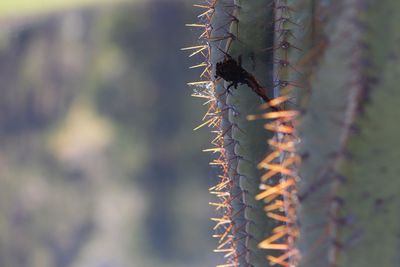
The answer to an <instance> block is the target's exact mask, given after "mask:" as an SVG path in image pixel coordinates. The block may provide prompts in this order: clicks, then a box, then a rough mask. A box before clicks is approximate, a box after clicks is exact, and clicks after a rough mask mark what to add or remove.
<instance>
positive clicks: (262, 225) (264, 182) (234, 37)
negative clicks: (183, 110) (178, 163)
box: [185, 0, 400, 267]
mask: <svg viewBox="0 0 400 267" xmlns="http://www.w3.org/2000/svg"><path fill="white" fill-rule="evenodd" d="M195 6H196V7H197V8H199V9H200V10H201V12H200V15H199V23H196V24H189V25H188V26H191V27H196V28H201V29H202V32H201V33H200V40H201V42H202V43H201V44H199V45H195V46H192V47H188V48H185V50H190V51H192V53H191V56H194V55H202V56H203V58H204V61H203V62H201V63H200V64H197V65H195V66H194V67H199V68H200V67H201V68H203V71H202V72H201V75H200V77H201V80H200V81H197V82H192V83H189V85H191V86H196V87H197V89H196V91H195V93H194V96H195V97H200V98H203V99H205V100H206V103H207V104H208V107H209V108H208V111H207V112H206V114H205V116H204V118H203V120H204V122H203V123H202V124H201V125H200V126H199V127H203V126H208V127H211V128H212V131H213V132H214V133H215V138H214V139H213V140H212V142H211V143H212V145H213V147H212V148H210V149H207V150H206V151H210V152H213V153H215V154H216V155H217V156H216V157H215V159H214V160H213V161H212V162H211V163H210V164H211V165H213V166H218V167H219V168H220V169H221V174H220V175H219V176H218V182H217V183H216V185H215V186H214V187H212V188H210V192H211V194H213V195H215V196H216V199H217V200H216V201H214V202H212V203H211V205H213V206H215V208H216V210H217V212H218V216H216V217H215V218H213V219H212V220H213V221H215V228H214V230H215V234H214V236H215V237H216V238H217V248H216V249H215V251H216V252H221V253H223V255H224V259H225V262H223V263H221V264H220V265H219V266H221V267H222V266H226V267H228V266H257V267H258V266H284V267H297V266H301V267H303V266H308V267H309V266H311V267H320V266H321V267H322V266H324V267H326V266H329V267H348V266H350V267H353V266H354V267H358V266H364V267H365V266H367V267H369V266H377V265H379V266H387V267H391V266H400V258H399V256H398V253H396V251H397V249H396V248H398V247H399V246H400V238H399V236H400V226H399V225H400V221H399V219H398V218H400V217H399V215H400V214H399V211H400V199H399V189H400V184H399V183H400V180H399V179H398V178H396V177H397V175H396V174H397V173H398V172H397V171H398V170H397V169H398V168H397V167H396V164H394V163H393V161H394V160H395V159H396V158H399V156H400V149H399V145H398V143H399V142H398V141H397V138H398V136H400V126H398V125H399V124H397V123H393V121H396V118H397V117H398V115H400V114H399V113H400V109H399V108H398V104H397V103H398V101H397V100H398V99H399V97H400V95H399V92H400V91H399V90H397V88H396V87H397V85H398V84H399V83H398V79H400V78H399V77H400V75H397V73H398V72H400V68H399V67H398V66H399V63H398V62H397V61H398V58H399V57H400V49H399V46H397V45H396V40H397V39H396V38H400V33H399V32H398V31H396V30H395V29H396V26H395V25H398V23H399V22H400V21H398V20H399V18H400V2H398V1H395V0H383V1H379V2H378V1H372V0H337V1H326V0H297V1H294V0H253V1H244V0H213V1H211V0H210V1H207V2H205V3H203V4H197V5H195ZM387 14H390V16H389V15H387ZM236 59H237V60H236ZM232 87H233V88H232ZM396 101H397V102H396ZM262 110H265V111H264V112H262ZM396 116H397V117H396ZM378 177H379V178H378Z"/></svg>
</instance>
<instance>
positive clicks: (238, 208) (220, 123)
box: [182, 0, 251, 267]
mask: <svg viewBox="0 0 400 267" xmlns="http://www.w3.org/2000/svg"><path fill="white" fill-rule="evenodd" d="M194 6H195V7H197V8H199V9H200V10H201V13H200V14H199V15H198V19H199V22H197V23H194V24H187V26H189V27H194V28H200V29H202V32H201V33H200V35H199V40H200V42H201V44H200V45H194V46H191V47H187V48H183V49H182V50H189V51H191V54H190V55H189V56H190V57H192V56H195V55H198V54H199V55H201V56H202V59H203V61H202V62H201V63H200V64H197V65H195V66H192V67H191V68H202V72H201V74H200V80H199V81H195V82H191V83H188V85H190V86H195V88H196V89H195V91H194V93H193V94H192V96H194V97H198V98H201V99H205V103H204V104H205V105H208V110H207V111H206V114H205V115H204V117H203V122H202V123H201V124H200V125H199V126H198V127H196V128H195V130H197V129H199V128H201V127H205V126H207V127H209V128H211V129H212V132H213V133H214V134H215V137H214V139H213V140H212V141H211V144H212V148H209V149H205V150H204V151H205V152H212V153H214V154H216V155H217V156H216V157H215V158H214V160H212V161H211V162H210V165H211V166H215V167H218V168H219V169H220V170H221V172H220V174H219V175H218V182H217V184H216V185H215V186H213V187H211V188H210V189H209V192H210V193H211V194H212V195H214V196H215V197H216V198H217V200H216V201H215V202H210V205H211V206H213V207H215V209H216V211H217V214H218V216H216V217H215V218H211V220H212V221H214V222H215V226H214V228H213V229H214V231H215V234H214V235H213V237H215V238H216V239H217V240H218V241H217V242H218V245H217V247H216V249H214V252H217V253H222V254H223V257H224V259H225V262H224V263H222V264H220V265H218V266H217V267H236V266H251V265H250V264H248V263H246V258H247V257H246V256H247V253H248V250H247V249H246V246H245V244H246V239H247V238H249V234H248V233H247V232H246V227H245V226H246V223H247V221H245V220H244V210H245V209H246V205H245V204H244V203H243V198H244V195H245V194H246V192H245V191H243V190H242V189H241V188H240V186H239V185H238V183H239V182H238V180H239V177H240V175H239V174H238V172H237V162H238V160H239V157H238V155H236V154H235V153H234V147H235V146H236V145H239V144H238V141H237V140H235V139H234V138H232V131H234V130H235V129H238V126H237V125H236V124H234V123H231V122H230V121H229V120H228V119H227V115H226V114H227V113H229V112H235V111H234V107H233V106H231V105H228V104H227V103H226V97H227V93H228V91H227V90H226V88H225V86H224V84H223V80H221V79H217V78H216V77H215V76H213V74H212V72H213V71H212V67H213V66H212V64H211V62H212V59H214V58H216V57H218V58H219V57H221V56H222V57H223V54H221V51H223V50H225V49H226V48H228V47H229V45H230V43H231V42H232V40H233V39H235V38H236V36H235V35H234V34H233V33H230V32H229V31H224V29H225V28H227V27H228V26H229V25H230V24H231V23H232V22H233V21H235V20H236V17H235V14H234V12H235V10H236V7H235V5H234V3H233V0H232V1H231V0H226V1H222V0H221V1H220V0H212V1H206V2H205V3H203V4H196V5H194ZM227 10H228V11H227ZM216 13H218V16H215V14H216ZM223 46H225V48H223V49H222V47H223Z"/></svg>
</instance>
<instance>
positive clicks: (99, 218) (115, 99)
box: [0, 1, 216, 267]
mask: <svg viewBox="0 0 400 267" xmlns="http://www.w3.org/2000/svg"><path fill="white" fill-rule="evenodd" d="M21 3H22V1H21ZM189 4H190V3H188V2H186V3H183V2H175V1H162V2H152V1H150V2H148V3H146V4H138V3H135V1H133V3H129V4H121V5H116V6H113V7H111V6H107V7H105V8H90V9H89V8H86V9H81V10H75V11H69V12H63V13H62V14H60V13H58V14H54V15H47V16H40V17H39V16H38V17H35V18H29V19H27V18H26V17H21V18H19V19H18V20H15V19H13V20H10V21H7V20H5V21H7V24H6V25H7V28H6V30H4V31H2V32H1V33H0V79H1V81H2V98H0V109H1V112H0V133H1V137H2V138H1V139H0V146H1V150H0V151H1V152H0V165H1V167H2V170H3V171H2V178H1V179H0V188H1V189H0V190H1V191H2V192H1V193H0V203H1V204H0V212H1V215H2V216H1V217H0V266H4V267H25V266H26V267H28V266H29V267H36V266H37V267H39V266H40V267H47V266H56V267H67V266H74V267H78V266H79V267H80V266H82V267H91V266H93V267H94V266H96V267H97V266H99V267H100V266H101V267H119V266H127V267H130V266H138V267H146V266H205V265H213V264H214V262H215V261H216V259H215V257H216V256H214V255H213V254H212V252H211V247H213V245H212V243H213V242H214V241H212V240H211V237H209V236H208V235H207V234H205V233H210V232H211V231H210V229H209V228H210V227H211V224H210V222H209V220H208V218H209V217H210V214H211V213H212V211H211V209H210V208H209V207H208V205H207V203H208V201H209V196H208V193H207V188H208V186H210V185H211V184H213V178H212V175H210V174H209V173H208V172H209V170H208V163H207V162H208V160H209V159H208V157H207V156H206V155H204V154H203V153H201V149H204V147H202V146H203V145H204V144H207V142H208V141H207V140H208V136H207V134H206V130H203V131H199V132H197V133H193V132H192V129H193V128H194V127H195V126H197V124H198V122H200V119H201V117H202V113H203V110H201V108H199V107H200V105H201V104H200V103H199V102H198V101H197V100H196V99H192V98H191V97H190V93H191V92H190V90H189V89H188V88H186V86H185V83H186V82H187V81H190V80H193V79H195V77H194V76H195V75H196V73H194V72H193V71H190V70H187V69H186V66H189V59H187V58H186V55H185V54H184V53H181V52H180V51H179V48H181V47H182V46H185V45H187V44H191V43H192V42H193V40H194V39H195V38H194V36H195V33H193V35H191V34H188V32H189V31H188V29H186V28H185V27H184V24H185V23H187V22H190V21H192V20H193V18H194V16H195V15H194V14H193V13H192V10H191V7H190V6H189ZM1 8H2V6H1V5H0V10H1ZM3 20H4V18H3ZM193 107H196V108H193Z"/></svg>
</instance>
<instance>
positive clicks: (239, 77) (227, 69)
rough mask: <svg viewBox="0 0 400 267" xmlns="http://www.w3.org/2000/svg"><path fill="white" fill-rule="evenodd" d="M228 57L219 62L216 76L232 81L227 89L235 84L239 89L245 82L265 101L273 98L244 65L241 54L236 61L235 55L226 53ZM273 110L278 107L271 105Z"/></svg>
mask: <svg viewBox="0 0 400 267" xmlns="http://www.w3.org/2000/svg"><path fill="white" fill-rule="evenodd" d="M225 55H226V58H225V59H224V60H223V61H221V62H218V63H217V66H216V71H215V78H218V77H220V78H222V79H224V80H225V81H227V82H230V84H229V85H228V88H227V90H228V91H229V89H230V88H231V87H232V86H233V87H235V89H237V86H238V85H239V84H245V85H247V86H248V87H250V88H251V89H252V90H253V92H254V93H256V94H257V95H258V96H260V97H261V98H262V99H263V100H264V101H265V102H269V101H271V99H270V98H269V97H268V96H267V94H266V92H265V89H264V87H262V86H261V84H260V83H259V82H258V81H257V79H256V78H255V77H254V75H252V74H251V73H249V72H248V71H246V70H245V69H244V68H243V67H242V59H241V57H240V56H239V58H238V60H237V61H236V60H235V59H234V58H233V57H231V56H230V55H228V54H226V53H225ZM271 108H272V109H273V110H278V108H277V107H271Z"/></svg>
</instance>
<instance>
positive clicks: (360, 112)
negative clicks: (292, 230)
mask: <svg viewBox="0 0 400 267" xmlns="http://www.w3.org/2000/svg"><path fill="white" fill-rule="evenodd" d="M328 8H329V9H331V10H335V11H336V12H335V16H332V17H329V18H327V19H326V20H327V22H326V23H325V24H324V25H322V27H321V29H322V32H323V33H322V35H325V36H327V38H328V45H327V46H326V47H325V49H324V54H323V55H322V56H321V58H320V59H319V63H318V65H317V66H314V68H313V72H312V75H311V76H310V77H311V78H310V85H311V90H312V94H311V95H308V96H303V97H305V98H307V99H308V101H307V105H306V106H305V109H306V110H307V111H306V114H305V115H304V116H302V118H301V126H300V129H299V131H300V137H301V140H302V143H301V145H300V146H299V150H300V153H307V154H308V158H307V159H305V160H303V162H302V165H301V167H300V175H301V177H302V180H301V181H302V182H301V183H300V190H299V198H300V200H301V205H300V208H299V211H298V216H299V221H300V225H301V233H300V239H299V242H298V246H299V248H300V250H301V252H302V255H303V260H302V261H301V262H300V264H299V266H311V267H319V266H321V267H322V266H330V267H336V266H337V267H341V266H351V267H358V266H363V267H369V266H371V267H372V266H388V267H390V266H399V264H400V258H399V256H398V253H396V251H397V250H398V246H399V244H400V243H399V238H398V233H399V230H400V229H399V227H398V225H399V220H398V218H399V216H398V215H399V214H398V212H399V210H400V202H399V201H398V199H397V197H395V196H396V193H397V192H398V188H400V187H399V186H400V184H399V180H398V179H397V177H396V174H395V173H396V170H397V168H396V167H395V166H394V165H393V164H392V163H391V162H392V161H393V159H394V158H396V156H398V155H399V150H398V149H396V139H397V136H399V127H398V126H397V124H394V123H392V122H391V121H392V120H394V118H395V116H396V115H398V114H399V109H398V105H396V104H395V102H396V99H400V98H398V97H399V93H398V90H397V89H396V84H397V83H398V81H397V80H398V78H397V77H398V75H397V76H396V74H397V73H398V71H399V67H398V64H397V65H396V62H395V60H390V59H389V60H388V57H387V55H388V54H390V53H393V54H395V53H398V52H399V51H398V46H396V45H395V44H396V42H395V38H399V34H398V33H397V31H396V30H395V25H398V23H399V21H398V17H399V16H398V14H399V12H400V4H399V3H397V1H379V3H378V2H374V1H352V0H348V1H335V2H332V3H330V5H329V7H328ZM361 11H362V12H361ZM388 12H391V13H392V14H393V15H391V16H388V15H387V14H388ZM395 14H397V16H396V15H395ZM396 18H397V19H396ZM382 29H385V32H383V31H382ZM389 36H390V37H389ZM372 75H373V76H372ZM374 77H379V81H378V84H375V83H374V80H375V78H374ZM304 94H305V93H304ZM389 96H390V97H389ZM377 151H379V152H377ZM377 153H379V154H377Z"/></svg>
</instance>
